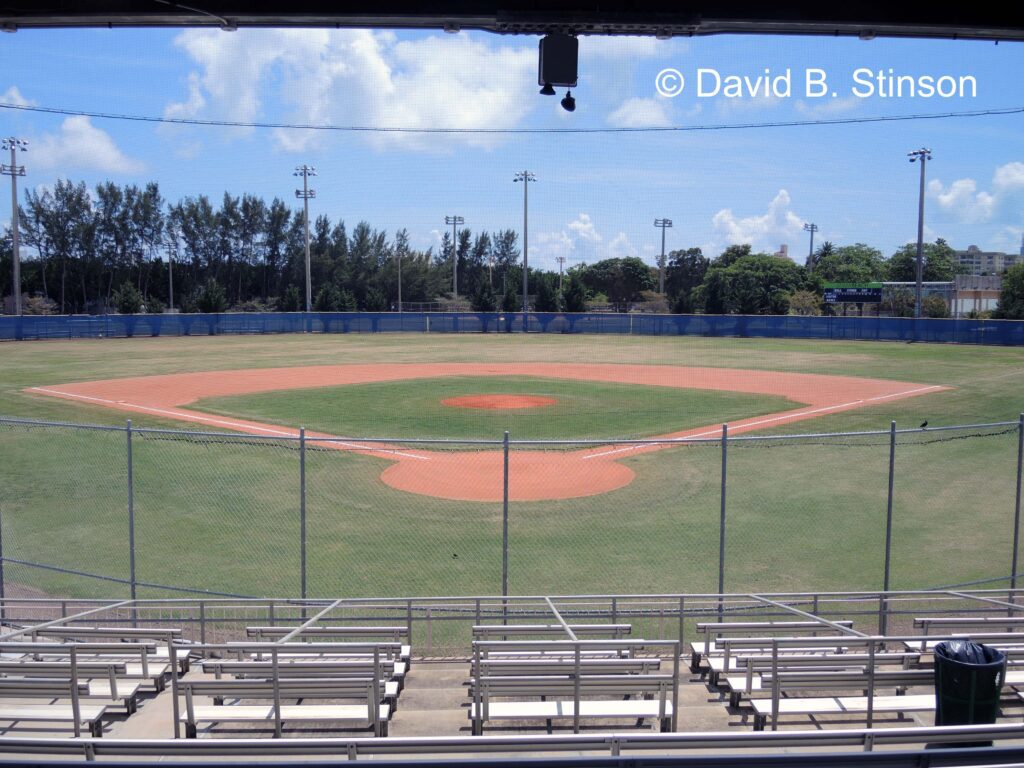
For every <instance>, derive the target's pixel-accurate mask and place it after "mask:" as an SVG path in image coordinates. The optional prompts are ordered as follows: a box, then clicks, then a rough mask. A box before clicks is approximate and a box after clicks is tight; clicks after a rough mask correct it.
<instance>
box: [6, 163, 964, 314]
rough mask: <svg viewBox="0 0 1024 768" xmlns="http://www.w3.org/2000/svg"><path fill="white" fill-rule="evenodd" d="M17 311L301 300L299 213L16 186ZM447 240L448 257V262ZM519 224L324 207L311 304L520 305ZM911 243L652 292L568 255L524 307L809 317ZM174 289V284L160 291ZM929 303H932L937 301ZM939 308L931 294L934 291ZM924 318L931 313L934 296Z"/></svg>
mask: <svg viewBox="0 0 1024 768" xmlns="http://www.w3.org/2000/svg"><path fill="white" fill-rule="evenodd" d="M19 234H20V237H21V241H22V243H23V244H24V245H25V246H26V249H25V250H23V251H22V259H23V265H22V290H23V293H25V294H26V295H28V296H29V297H30V298H29V299H28V300H27V302H26V303H25V311H26V312H30V313H44V312H55V313H60V314H72V313H83V312H86V313H102V312H107V311H120V312H123V313H125V312H139V311H148V312H161V311H163V310H164V309H165V308H166V307H168V306H169V305H170V304H171V303H172V301H173V304H174V306H175V308H177V309H179V310H181V311H184V312H192V311H203V312H219V311H225V310H229V309H233V310H239V311H260V310H279V311H299V310H302V309H304V308H305V221H304V217H303V214H302V212H301V211H293V210H291V209H290V208H289V207H288V206H287V205H286V204H285V203H284V202H283V201H282V200H280V199H279V198H274V199H273V200H272V201H271V202H270V203H267V202H266V201H265V200H263V199H262V198H260V197H258V196H255V195H252V194H248V193H246V194H242V195H240V196H235V195H232V194H231V193H228V192H225V193H224V195H223V197H222V199H221V200H220V201H219V204H214V202H213V201H211V200H210V199H209V198H208V197H207V196H205V195H198V196H195V197H185V198H182V199H180V200H178V201H176V202H169V201H167V200H166V199H165V198H164V197H163V195H162V194H161V192H160V189H159V186H158V185H157V184H156V183H155V182H151V183H148V184H146V185H144V186H136V185H125V186H119V185H117V184H114V183H112V182H106V183H103V184H100V185H98V186H96V187H95V188H94V189H93V190H90V189H88V188H87V186H86V185H85V183H84V182H78V183H75V182H72V181H70V180H60V181H58V182H57V183H56V184H55V185H54V186H53V187H52V188H51V189H42V190H38V191H37V190H31V189H30V190H26V191H25V194H24V200H23V201H22V203H21V204H20V205H19ZM453 249H454V252H455V259H453V258H452V255H453ZM11 254H12V248H11V233H10V231H9V229H8V231H6V232H5V233H4V235H3V238H2V239H0V296H7V295H9V294H10V293H11V258H12V255H11ZM520 256H521V254H520V244H519V235H518V233H517V232H516V231H515V230H514V229H504V230H499V231H495V232H486V231H481V232H475V233H474V232H473V231H471V230H470V229H462V230H460V231H459V233H458V237H457V241H456V242H454V243H453V241H452V237H451V234H450V233H447V232H446V233H445V234H444V235H443V237H442V240H441V243H440V245H439V246H438V247H437V248H436V249H434V248H428V249H427V250H425V251H424V250H417V249H414V248H412V247H411V246H410V244H409V234H408V232H407V230H405V229H399V230H397V231H395V232H394V233H389V232H387V231H385V230H382V229H375V228H374V227H372V226H371V225H370V224H369V223H367V222H363V221H361V222H359V223H358V224H356V225H355V226H354V227H352V229H351V231H349V230H348V228H347V227H346V224H345V222H344V221H343V220H338V221H336V222H332V221H331V219H330V218H329V217H328V216H327V215H324V214H321V215H318V216H317V217H316V218H315V220H313V221H311V222H310V270H311V278H312V280H311V282H312V286H313V308H314V309H315V310H317V311H355V310H366V311H386V310H390V309H394V308H396V307H397V302H398V299H399V296H398V291H399V271H401V298H402V301H403V302H407V303H424V304H428V303H429V304H433V305H435V306H437V307H439V308H440V307H445V306H452V307H454V306H456V304H455V303H454V299H455V297H454V296H453V295H452V264H453V261H454V262H455V263H457V269H458V275H457V282H458V288H459V298H460V300H461V302H460V304H459V305H458V306H464V305H465V303H468V304H469V305H470V306H471V307H472V309H474V310H476V311H493V310H498V309H501V310H504V311H518V310H520V309H521V308H522V297H521V286H522V265H521V260H520ZM915 260H916V246H915V245H914V244H908V245H906V246H904V247H902V248H900V249H898V250H897V251H896V252H895V253H893V254H891V255H890V256H889V257H888V258H886V257H885V256H884V255H883V254H882V252H881V251H879V250H878V249H876V248H873V247H870V246H868V245H865V244H863V243H856V244H854V245H849V246H842V247H836V246H834V245H833V244H832V243H829V242H825V243H823V244H822V245H821V246H820V247H819V248H818V250H817V251H815V252H814V254H812V255H811V257H809V258H808V261H807V263H806V264H804V265H800V264H797V263H795V262H793V261H791V260H790V259H787V258H779V257H777V256H774V255H772V254H766V253H755V252H754V251H753V249H752V248H751V246H750V245H733V246H729V247H728V248H726V249H725V250H724V251H723V252H722V253H720V254H718V255H717V256H715V257H713V258H709V257H707V256H705V255H704V253H703V252H702V251H701V249H700V248H687V249H680V250H675V251H672V252H670V253H669V254H668V255H667V260H666V270H665V272H666V275H665V277H666V280H665V287H666V291H665V295H664V296H662V295H660V294H657V293H656V292H655V289H656V287H657V284H658V272H657V269H656V268H653V267H651V266H649V265H647V264H645V263H644V262H643V261H642V260H641V259H639V258H637V257H622V258H611V259H604V260H601V261H598V262H596V263H594V264H590V265H584V264H581V265H577V266H575V267H573V268H571V269H569V270H568V271H567V273H566V274H565V275H564V276H563V275H560V274H558V273H556V272H552V271H545V270H535V269H531V270H530V274H529V276H528V278H529V286H530V294H531V296H530V304H531V308H532V309H535V310H537V311H569V312H581V311H585V310H587V309H589V308H593V307H595V306H598V307H601V308H609V309H613V310H616V311H628V310H629V309H631V308H634V307H636V306H637V305H638V304H639V305H641V306H642V307H643V308H645V309H650V310H652V311H664V312H676V313H690V312H705V313H708V314H787V313H796V314H821V313H822V312H824V311H829V309H830V308H828V307H826V306H824V305H822V302H821V294H822V286H823V284H824V283H826V282H848V283H864V282H880V281H895V282H912V281H913V280H914V278H915ZM957 271H958V266H957V264H956V259H955V255H954V251H953V249H952V248H951V247H950V246H949V244H948V243H946V242H945V241H943V240H941V239H940V240H937V241H936V242H934V243H927V244H926V245H925V262H924V280H926V281H947V280H951V279H952V278H953V276H954V275H955V274H956V273H957ZM172 292H173V293H172ZM887 301H888V302H889V306H888V307H885V308H884V309H885V310H886V311H888V312H889V313H890V314H894V315H904V314H912V313H913V297H912V295H911V296H909V297H908V296H907V295H906V292H903V293H902V294H900V293H899V292H897V293H895V294H891V295H890V296H889V297H887ZM940 302H941V300H940ZM941 303H942V304H943V307H944V302H941ZM925 309H926V313H927V314H932V315H934V316H942V314H943V308H940V307H938V306H937V305H935V303H934V302H933V303H932V306H931V307H927V306H926V307H925Z"/></svg>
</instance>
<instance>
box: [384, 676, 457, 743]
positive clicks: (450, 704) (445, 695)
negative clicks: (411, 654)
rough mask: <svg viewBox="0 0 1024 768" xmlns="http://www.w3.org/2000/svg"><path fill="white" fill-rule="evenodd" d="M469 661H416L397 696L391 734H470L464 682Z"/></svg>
mask: <svg viewBox="0 0 1024 768" xmlns="http://www.w3.org/2000/svg"><path fill="white" fill-rule="evenodd" d="M468 677H469V664H468V663H465V662H456V663H452V664H434V663H428V662H422V661H421V662H417V663H415V664H413V665H412V668H411V669H410V670H409V674H408V675H407V676H406V680H405V689H404V690H403V691H402V695H401V696H400V697H399V699H398V712H396V713H395V716H394V718H393V719H392V721H391V725H390V728H389V732H390V734H391V735H392V736H460V735H469V733H470V728H469V719H468V717H467V716H466V705H467V704H468V703H469V696H468V695H467V690H466V686H465V682H466V680H467V678H468Z"/></svg>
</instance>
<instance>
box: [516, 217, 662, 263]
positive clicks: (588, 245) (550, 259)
mask: <svg viewBox="0 0 1024 768" xmlns="http://www.w3.org/2000/svg"><path fill="white" fill-rule="evenodd" d="M646 250H647V251H648V252H649V253H648V255H650V253H653V251H651V250H650V249H646ZM535 253H536V258H537V259H539V260H540V262H541V263H543V264H545V265H547V267H548V268H551V269H555V268H557V262H556V261H555V259H556V258H557V257H559V256H564V257H566V259H568V261H569V262H575V263H580V262H585V263H588V264H593V263H594V262H596V261H601V260H602V259H612V258H620V257H624V256H638V255H640V251H639V249H638V248H637V247H636V246H635V245H633V243H631V242H630V240H629V237H628V236H627V235H626V233H625V232H618V233H616V234H615V235H614V236H612V237H606V236H605V235H603V234H601V232H600V231H598V228H597V226H596V225H595V223H594V221H593V219H592V218H591V217H590V215H589V214H587V213H580V214H579V215H578V216H577V217H576V218H575V219H573V220H572V221H570V222H569V223H568V224H566V226H565V227H564V228H563V229H561V230H558V231H552V232H541V233H539V234H538V235H537V236H536V237H535V238H531V241H530V254H531V257H530V262H531V263H535V262H534V258H535V257H534V255H533V254H535ZM567 266H572V264H567Z"/></svg>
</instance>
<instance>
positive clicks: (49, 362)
mask: <svg viewBox="0 0 1024 768" xmlns="http://www.w3.org/2000/svg"><path fill="white" fill-rule="evenodd" d="M0 360H2V363H0V416H5V417H15V418H21V419H39V420H48V421H62V422H75V423H80V424H81V423H86V424H94V425H120V426H123V425H124V423H125V420H126V419H129V418H130V419H131V420H132V423H133V427H134V428H135V429H138V428H147V427H152V428H167V429H171V430H197V431H203V432H207V433H217V435H212V436H206V437H198V436H191V437H183V436H180V435H177V434H171V433H149V432H145V431H143V432H141V433H135V434H133V436H132V443H131V444H132V454H131V455H132V499H131V503H132V505H133V512H134V537H135V542H136V577H137V580H138V581H139V582H140V583H142V584H147V583H150V584H162V585H176V586H183V587H189V588H197V589H207V590H214V591H221V592H231V593H238V594H246V595H277V596H287V595H295V594H297V593H298V592H299V586H300V585H299V561H300V538H301V528H300V519H301V517H300V505H301V502H300V499H301V493H300V484H301V483H302V482H303V481H304V483H305V488H306V496H305V498H306V502H305V514H306V523H307V528H306V538H307V552H308V563H307V568H308V591H309V594H310V595H311V596H324V595H333V596H367V595H438V594H495V593H498V592H500V589H501V563H502V511H503V508H502V499H503V487H502V480H503V466H502V462H503V459H504V454H503V450H502V445H501V440H502V438H503V434H504V432H505V431H506V430H507V431H508V432H509V433H510V436H511V439H512V440H513V441H515V440H529V441H538V442H535V443H532V444H529V445H520V444H513V445H512V447H511V449H510V451H509V489H508V492H509V499H510V504H509V541H510V547H509V585H510V589H511V591H512V592H513V593H518V594H543V593H559V594H572V593H577V594H578V593H590V592H670V591H690V592H696V591H714V590H715V589H716V587H717V579H718V553H719V521H720V517H719V516H720V512H721V508H722V499H721V488H722V483H721V478H722V464H723V461H722V458H723V457H722V451H721V445H720V442H717V441H712V442H708V443H701V444H696V445H695V444H690V445H671V444H660V445H643V446H637V445H633V444H629V443H624V442H622V441H623V440H624V439H628V438H653V437H659V438H660V437H666V438H667V437H695V436H696V437H698V438H710V437H717V436H719V435H720V432H721V426H720V425H721V424H722V423H724V422H725V423H728V424H729V430H730V436H734V437H737V438H748V437H754V436H764V435H796V434H803V433H832V432H843V433H849V432H861V431H870V430H888V429H889V425H890V422H891V421H892V420H896V421H897V423H898V426H899V427H900V428H901V429H911V428H913V429H915V430H916V429H917V428H918V426H919V425H921V424H923V423H924V422H928V427H927V428H926V429H924V430H918V431H915V432H912V433H906V434H903V433H901V434H900V435H899V436H898V441H897V450H896V460H895V475H894V477H895V482H894V494H893V535H892V562H893V570H892V585H891V586H892V587H893V588H913V587H928V586H939V585H945V584H956V583H963V582H967V581H971V580H974V579H984V578H991V577H999V576H1006V575H1007V574H1008V573H1009V568H1010V558H1011V546H1012V544H1011V542H1012V532H1013V514H1014V497H1015V484H1016V467H1017V446H1018V430H1017V428H1016V426H1015V425H1012V424H1011V425H1007V426H1003V427H984V428H977V429H969V430H962V431H961V430H958V431H951V432H946V431H943V430H941V429H937V428H940V427H943V426H948V425H957V424H982V423H990V422H1016V420H1017V417H1018V414H1019V413H1020V412H1021V411H1022V410H1024V394H1022V393H1024V350H1021V349H1014V348H995V347H974V346H972V347H956V346H947V345H925V344H913V345H908V344H895V343H892V344H890V343H870V342H865V343H860V342H822V341H811V340H808V341H800V340H769V339H721V338H719V339H706V338H658V337H617V336H615V337H612V336H568V335H547V336H545V335H529V336H522V335H516V334H511V335H490V334H488V335H460V336H455V335H434V334H431V335H423V334H402V335H344V336H342V335H316V336H301V335H281V336H259V337H210V338H158V339H124V340H111V339H104V340H77V341H55V342H24V343H9V344H4V345H2V346H0ZM299 427H304V428H305V429H306V430H307V432H306V434H307V437H308V438H309V441H308V442H307V449H306V451H305V474H304V477H303V475H302V474H301V473H300V455H299V454H300V451H299V448H298V443H297V442H296V441H294V440H289V439H287V438H291V437H293V436H294V435H296V434H298V428H299ZM247 433H252V434H255V435H258V436H259V438H258V439H253V438H245V437H243V435H245V434H247ZM233 435H235V436H233ZM327 437H342V438H345V439H344V440H326V439H323V438H327ZM369 438H381V439H382V440H383V442H372V441H370V440H368V439H369ZM419 439H428V440H435V439H450V440H458V441H464V442H461V443H454V444H453V443H444V444H442V443H435V442H428V443H418V442H414V441H416V440H419ZM479 441H489V442H487V443H481V442H479ZM545 441H563V442H558V443H556V444H552V443H551V442H545ZM572 441H593V442H587V443H578V442H577V443H573V442H572ZM0 457H2V458H0V526H2V528H0V530H2V534H3V553H4V555H5V556H6V557H8V558H14V559H16V560H23V561H26V562H32V563H42V564H49V565H56V566H59V567H62V568H65V569H68V570H75V571H84V572H88V573H96V574H103V575H108V576H112V577H116V578H120V579H127V578H128V574H129V555H128V552H129V548H128V546H127V536H128V513H127V509H128V491H127V487H128V484H127V472H128V469H127V461H126V459H127V439H126V434H125V432H124V431H101V430H81V429H69V428H58V427H41V426H32V427H28V426H25V425H21V424H9V423H8V424H0ZM888 473H889V436H888V435H853V436H850V435H844V436H841V437H820V438H813V439H803V440H797V439H779V440H760V441H754V440H744V439H736V440H730V443H729V447H728V455H727V482H726V501H727V503H726V563H727V565H726V588H727V589H729V590H748V589H749V590H754V589H756V590H762V591H766V590H783V589H794V590H795V589H812V588H813V589H859V588H864V589H875V588H879V587H881V585H882V584H881V580H882V561H883V557H884V545H885V521H886V508H887V490H888ZM5 575H6V579H7V581H8V583H9V584H16V585H18V586H19V587H20V588H25V589H36V590H41V591H42V592H45V593H49V594H65V595H76V596H87V595H96V596H100V595H103V596H109V595H111V594H121V593H124V592H125V591H126V589H127V587H126V585H125V584H112V583H110V582H103V581H100V580H93V579H88V578H83V577H81V576H78V575H74V574H72V573H63V572H60V571H55V570H50V569H40V568H34V567H31V566H28V565H19V564H16V563H8V565H7V569H6V574H5ZM169 594H170V593H168V592H167V591H165V590H162V589H158V588H155V587H145V586H143V587H142V588H141V589H140V595H156V596H167V595H169Z"/></svg>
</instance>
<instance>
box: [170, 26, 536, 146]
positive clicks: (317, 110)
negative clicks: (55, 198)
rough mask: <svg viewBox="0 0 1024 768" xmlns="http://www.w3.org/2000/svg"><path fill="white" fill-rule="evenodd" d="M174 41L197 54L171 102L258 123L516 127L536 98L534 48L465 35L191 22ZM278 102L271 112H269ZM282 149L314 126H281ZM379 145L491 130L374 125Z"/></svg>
mask: <svg viewBox="0 0 1024 768" xmlns="http://www.w3.org/2000/svg"><path fill="white" fill-rule="evenodd" d="M176 43H177V45H178V46H179V47H181V48H183V49H184V50H185V51H186V52H187V53H188V55H189V56H190V57H191V58H192V59H193V61H195V63H196V64H197V66H198V70H197V71H196V72H195V73H193V75H192V77H191V78H190V80H189V95H188V97H187V98H186V99H185V100H183V101H181V102H178V103H175V104H170V105H168V107H167V110H170V111H172V112H175V113H178V114H189V115H190V116H198V115H200V114H202V115H203V116H207V117H217V118H221V119H230V120H236V121H240V122H253V121H258V120H260V119H267V118H268V117H271V116H272V117H273V119H274V120H278V119H281V118H280V116H279V115H278V114H277V111H281V110H283V113H284V117H283V119H284V120H286V121H287V122H294V123H303V124H325V123H331V124H339V125H365V126H380V127H395V128H397V127H401V128H462V129H465V128H482V129H487V128H497V127H506V126H515V125H517V124H519V123H520V122H521V121H522V120H523V119H524V118H525V116H526V114H527V113H528V111H529V110H530V109H532V108H533V107H534V106H536V104H537V101H536V100H532V99H528V98H525V97H524V94H526V93H531V92H532V91H533V90H534V89H533V87H532V80H533V79H534V77H535V75H534V73H535V70H536V66H537V62H536V51H535V50H533V49H532V48H527V47H522V46H511V45H500V44H496V43H494V42H492V41H490V40H488V41H484V40H479V39H474V38H471V37H470V36H469V35H466V34H458V35H444V36H439V35H432V36H430V37H426V38H422V39H417V40H399V39H398V37H397V36H396V35H395V34H394V33H391V32H374V31H370V30H240V31H238V32H237V33H233V34H230V35H225V34H223V33H221V32H219V31H213V30H188V31H186V32H183V33H182V34H181V35H179V36H178V38H177V40H176ZM271 110H274V112H273V113H272V112H271ZM274 136H275V139H276V140H277V142H278V144H279V145H280V146H281V148H283V149H285V150H288V151H300V150H304V149H306V148H308V147H309V146H311V145H312V144H313V143H314V142H315V141H317V140H319V139H320V138H322V136H323V134H322V133H320V132H316V131H300V130H283V129H282V130H277V131H275V133H274ZM366 138H367V139H368V140H369V141H371V142H372V143H373V144H375V145H377V146H392V145H400V146H405V147H412V148H437V147H438V146H450V145H451V144H452V143H453V142H461V143H465V144H470V145H476V146H485V147H487V146H493V145H494V144H496V143H497V142H498V141H501V140H503V137H500V136H496V135H487V134H465V135H459V136H457V137H456V136H451V135H449V136H447V137H438V136H432V137H427V136H424V135H417V134H404V133H376V134H367V135H366Z"/></svg>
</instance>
